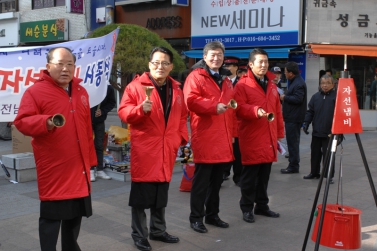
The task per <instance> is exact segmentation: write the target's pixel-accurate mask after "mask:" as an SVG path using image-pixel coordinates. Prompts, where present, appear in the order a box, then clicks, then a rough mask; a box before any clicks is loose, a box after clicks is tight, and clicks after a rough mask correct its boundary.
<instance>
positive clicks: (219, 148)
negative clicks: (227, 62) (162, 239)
mask: <svg viewBox="0 0 377 251" xmlns="http://www.w3.org/2000/svg"><path fill="white" fill-rule="evenodd" d="M224 53H225V47H224V45H223V44H222V43H220V42H210V43H208V44H206V45H205V46H204V49H203V59H202V60H200V61H199V62H198V63H196V64H195V65H194V66H193V71H192V72H191V73H190V74H189V75H188V77H187V79H186V82H185V86H184V88H183V93H184V97H185V102H186V104H187V108H188V110H189V115H190V125H191V147H192V151H193V155H194V162H195V173H194V179H193V182H192V188H191V197H190V209H191V213H190V226H191V228H192V229H194V231H196V232H199V233H206V232H207V231H208V230H207V228H206V226H205V225H204V224H203V218H204V217H205V223H206V224H210V225H214V226H217V227H221V228H227V227H229V224H228V223H226V222H224V221H222V220H221V219H220V217H219V211H220V210H219V206H220V196H219V191H220V187H221V184H222V182H223V173H224V168H225V167H227V166H228V165H229V163H230V162H231V161H233V160H234V158H233V146H232V135H233V116H234V114H233V112H234V110H232V109H229V108H228V107H227V104H228V103H229V101H230V100H231V99H233V85H232V81H230V79H229V78H228V76H230V75H231V73H230V71H229V70H227V69H225V68H223V67H222V65H223V62H224ZM204 207H205V209H204Z"/></svg>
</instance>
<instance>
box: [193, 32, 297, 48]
mask: <svg viewBox="0 0 377 251" xmlns="http://www.w3.org/2000/svg"><path fill="white" fill-rule="evenodd" d="M212 41H219V42H222V43H223V44H224V45H225V48H240V47H262V46H290V45H297V44H298V43H299V41H298V31H292V32H269V33H251V34H238V35H217V36H196V37H192V38H191V48H193V49H200V48H203V47H204V46H205V45H206V44H207V43H209V42H212Z"/></svg>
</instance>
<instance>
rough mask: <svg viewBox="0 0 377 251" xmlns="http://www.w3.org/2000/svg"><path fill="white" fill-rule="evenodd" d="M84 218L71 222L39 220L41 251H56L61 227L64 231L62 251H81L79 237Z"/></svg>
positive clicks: (77, 218) (79, 217)
mask: <svg viewBox="0 0 377 251" xmlns="http://www.w3.org/2000/svg"><path fill="white" fill-rule="evenodd" d="M81 219H82V216H78V217H75V218H73V219H70V220H49V219H45V218H41V217H40V218H39V241H40V244H41V251H56V244H57V241H58V236H59V230H60V226H61V229H62V233H61V242H62V251H81V249H80V247H79V245H78V243H77V238H78V237H79V233H80V227H81Z"/></svg>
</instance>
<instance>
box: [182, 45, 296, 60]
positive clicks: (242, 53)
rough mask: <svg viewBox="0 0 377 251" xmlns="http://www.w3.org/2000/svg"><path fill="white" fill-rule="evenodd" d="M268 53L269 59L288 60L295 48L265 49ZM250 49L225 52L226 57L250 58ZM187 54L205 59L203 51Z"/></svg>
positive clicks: (185, 52) (192, 51) (193, 51)
mask: <svg viewBox="0 0 377 251" xmlns="http://www.w3.org/2000/svg"><path fill="white" fill-rule="evenodd" d="M263 49H264V50H265V51H266V52H267V53H268V57H269V58H288V55H289V52H290V51H291V50H293V49H295V48H292V47H290V48H269V49H267V48H263ZM252 50H253V48H250V49H239V50H232V49H229V50H227V49H226V50H225V56H234V57H238V58H249V54H250V51H252ZM183 54H185V55H186V56H187V57H189V58H203V50H191V51H184V52H183Z"/></svg>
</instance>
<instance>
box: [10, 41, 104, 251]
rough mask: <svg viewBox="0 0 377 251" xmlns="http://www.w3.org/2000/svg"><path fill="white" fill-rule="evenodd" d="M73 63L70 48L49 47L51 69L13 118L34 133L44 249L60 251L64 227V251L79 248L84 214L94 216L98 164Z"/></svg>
mask: <svg viewBox="0 0 377 251" xmlns="http://www.w3.org/2000/svg"><path fill="white" fill-rule="evenodd" d="M75 61H76V57H75V55H74V54H73V53H72V52H71V50H70V49H68V48H64V47H57V48H53V49H51V50H50V51H49V52H48V54H47V65H46V68H47V70H45V71H44V72H43V76H42V77H41V78H40V79H39V80H38V81H37V82H35V84H34V85H32V86H31V87H29V88H28V89H27V90H26V92H25V93H24V95H23V96H22V99H21V104H20V108H19V110H18V115H17V117H16V119H15V121H14V125H15V126H16V127H17V129H18V130H19V131H20V132H22V133H23V134H25V135H28V136H31V137H32V142H31V143H32V146H33V151H34V157H35V163H36V165H37V179H38V180H37V181H38V192H39V198H40V200H41V206H40V218H39V239H40V244H41V250H42V251H50V250H56V243H57V241H58V236H59V230H60V226H61V242H62V250H63V251H79V250H81V249H80V247H79V245H78V243H77V238H78V236H79V232H80V225H81V218H82V216H86V217H89V216H91V215H92V204H91V198H90V192H91V183H90V167H91V166H96V165H97V158H96V153H95V149H94V144H93V135H92V123H91V119H90V106H89V97H88V93H87V92H86V90H85V88H84V87H82V86H81V85H80V82H81V81H82V80H81V79H79V78H75V77H74V76H73V75H74V71H75ZM55 114H62V115H63V116H64V117H65V121H66V122H65V124H64V125H63V126H62V127H56V126H55V125H56V124H54V123H53V121H52V117H53V115H55ZM61 125H62V124H61Z"/></svg>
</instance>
